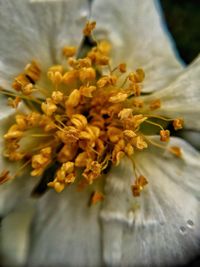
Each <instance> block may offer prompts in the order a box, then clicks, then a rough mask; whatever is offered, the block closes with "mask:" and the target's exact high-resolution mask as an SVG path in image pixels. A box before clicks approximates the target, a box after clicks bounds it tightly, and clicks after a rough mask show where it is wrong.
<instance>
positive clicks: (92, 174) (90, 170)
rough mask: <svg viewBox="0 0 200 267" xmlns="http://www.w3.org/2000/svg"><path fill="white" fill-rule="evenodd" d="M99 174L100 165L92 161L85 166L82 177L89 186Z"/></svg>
mask: <svg viewBox="0 0 200 267" xmlns="http://www.w3.org/2000/svg"><path fill="white" fill-rule="evenodd" d="M100 174H101V164H99V162H97V161H92V162H91V163H89V164H87V167H86V169H85V170H84V172H83V174H82V175H83V177H84V178H85V179H86V180H87V181H88V183H89V184H92V183H93V181H94V180H95V179H96V178H97V177H98V176H99V175H100Z"/></svg>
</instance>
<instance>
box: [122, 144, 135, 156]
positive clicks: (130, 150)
mask: <svg viewBox="0 0 200 267" xmlns="http://www.w3.org/2000/svg"><path fill="white" fill-rule="evenodd" d="M124 152H125V153H126V154H127V156H129V157H130V156H132V155H133V153H134V148H133V146H132V145H131V144H130V143H128V144H127V145H126V147H125V148H124Z"/></svg>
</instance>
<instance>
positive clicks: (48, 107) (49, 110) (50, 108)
mask: <svg viewBox="0 0 200 267" xmlns="http://www.w3.org/2000/svg"><path fill="white" fill-rule="evenodd" d="M41 108H42V111H43V112H44V113H45V114H46V115H47V116H51V115H52V114H53V113H54V112H55V111H56V109H57V106H56V105H55V104H54V102H53V100H52V99H51V98H47V99H46V102H43V103H42V105H41Z"/></svg>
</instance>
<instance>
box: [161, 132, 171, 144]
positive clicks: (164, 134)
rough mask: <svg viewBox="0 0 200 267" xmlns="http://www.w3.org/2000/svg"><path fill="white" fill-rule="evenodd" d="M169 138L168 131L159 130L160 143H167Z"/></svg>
mask: <svg viewBox="0 0 200 267" xmlns="http://www.w3.org/2000/svg"><path fill="white" fill-rule="evenodd" d="M169 138H170V131H169V130H161V131H160V141H162V142H168V141H169Z"/></svg>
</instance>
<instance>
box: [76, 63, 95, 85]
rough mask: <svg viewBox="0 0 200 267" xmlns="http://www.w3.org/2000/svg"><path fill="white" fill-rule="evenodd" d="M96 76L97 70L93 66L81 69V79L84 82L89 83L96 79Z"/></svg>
mask: <svg viewBox="0 0 200 267" xmlns="http://www.w3.org/2000/svg"><path fill="white" fill-rule="evenodd" d="M95 78H96V72H95V70H94V69H93V68H85V67H84V68H82V69H80V71H79V79H80V81H81V82H82V83H84V84H85V83H88V82H92V81H94V80H95Z"/></svg>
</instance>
